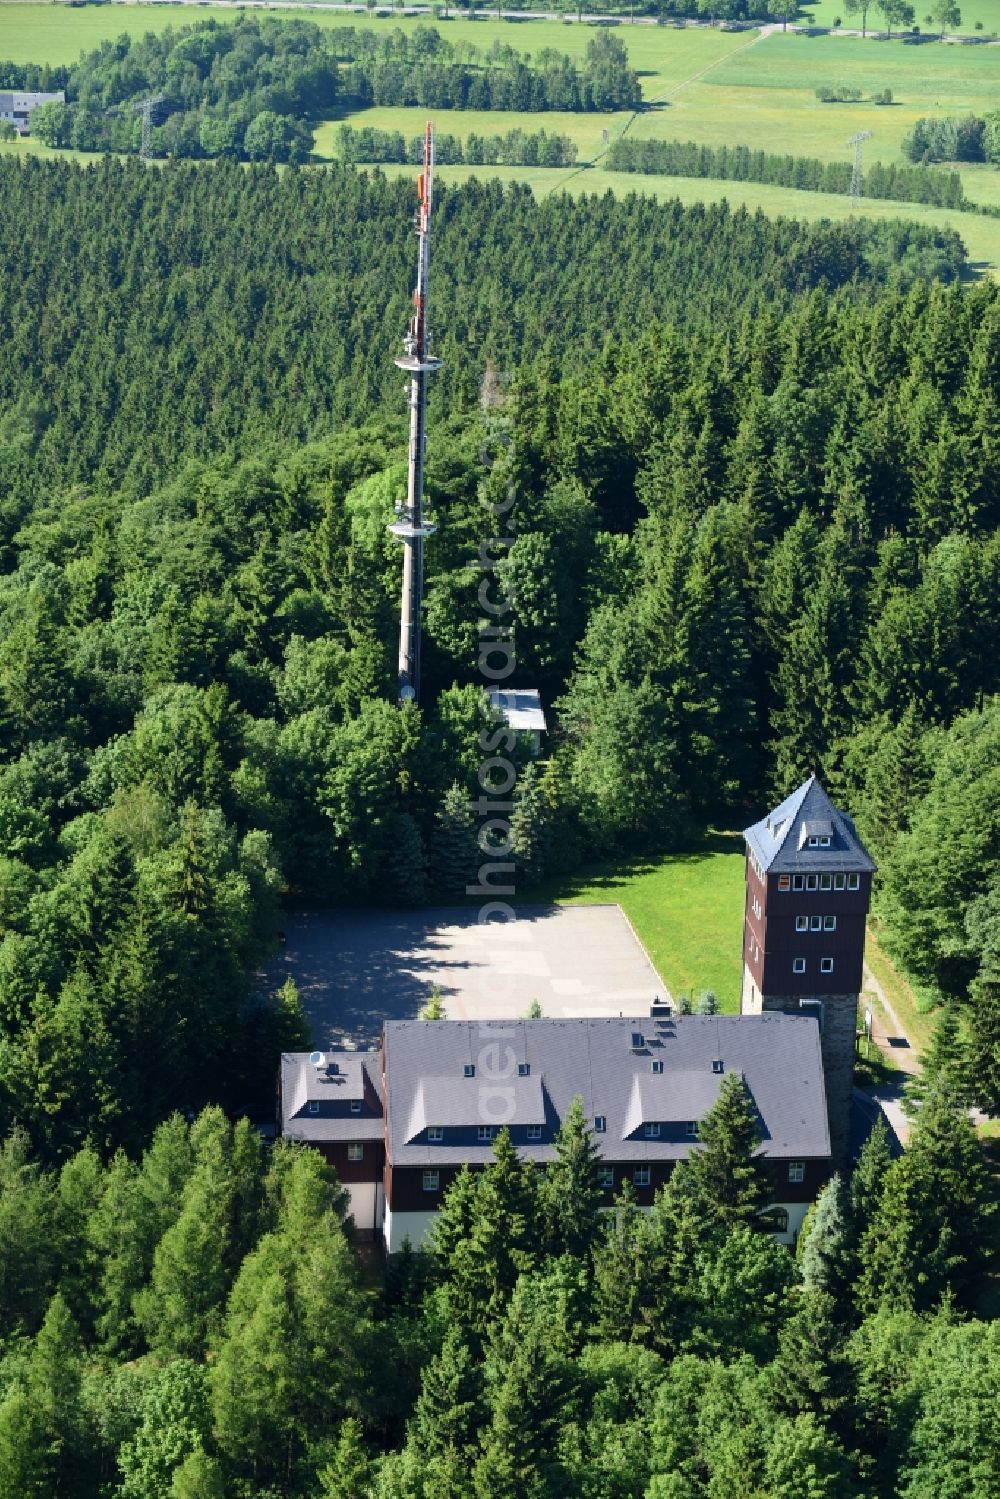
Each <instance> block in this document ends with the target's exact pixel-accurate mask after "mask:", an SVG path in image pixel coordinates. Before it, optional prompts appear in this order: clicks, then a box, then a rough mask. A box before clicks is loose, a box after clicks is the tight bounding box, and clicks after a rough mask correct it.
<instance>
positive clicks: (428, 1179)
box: [423, 1171, 441, 1192]
mask: <svg viewBox="0 0 1000 1499" xmlns="http://www.w3.org/2000/svg"><path fill="white" fill-rule="evenodd" d="M440 1188H441V1173H440V1171H425V1172H424V1174H423V1189H424V1191H425V1192H438V1191H440Z"/></svg>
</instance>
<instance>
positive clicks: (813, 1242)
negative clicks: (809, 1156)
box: [797, 1175, 852, 1305]
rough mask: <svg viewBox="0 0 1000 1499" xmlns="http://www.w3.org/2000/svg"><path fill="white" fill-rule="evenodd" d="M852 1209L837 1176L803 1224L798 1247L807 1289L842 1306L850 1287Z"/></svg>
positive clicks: (829, 1183)
mask: <svg viewBox="0 0 1000 1499" xmlns="http://www.w3.org/2000/svg"><path fill="white" fill-rule="evenodd" d="M850 1214H851V1209H850V1198H849V1195H848V1191H847V1188H846V1186H845V1185H844V1182H843V1180H842V1178H841V1177H840V1176H839V1175H834V1176H832V1177H831V1178H830V1180H829V1181H828V1182H827V1184H826V1186H825V1187H824V1188H823V1189H822V1191H821V1192H820V1194H819V1196H818V1198H817V1199H816V1203H815V1207H814V1208H813V1210H812V1212H811V1213H810V1214H809V1216H808V1223H807V1225H806V1224H804V1225H803V1231H802V1236H801V1238H800V1241H799V1245H798V1246H797V1247H798V1260H799V1269H800V1271H801V1274H802V1280H803V1283H804V1284H805V1286H806V1288H807V1289H808V1290H810V1291H822V1292H826V1293H827V1294H828V1295H830V1296H831V1297H832V1298H833V1299H834V1302H835V1304H837V1305H840V1303H841V1301H842V1298H843V1296H844V1295H845V1293H846V1290H847V1288H848V1286H849V1284H850V1279H851V1269H852V1255H851V1248H852V1246H851V1216H850Z"/></svg>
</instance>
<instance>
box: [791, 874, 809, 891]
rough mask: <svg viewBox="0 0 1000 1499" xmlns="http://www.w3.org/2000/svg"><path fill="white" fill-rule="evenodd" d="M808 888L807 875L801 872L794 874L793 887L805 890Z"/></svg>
mask: <svg viewBox="0 0 1000 1499" xmlns="http://www.w3.org/2000/svg"><path fill="white" fill-rule="evenodd" d="M805 888H806V882H805V876H804V875H801V874H793V875H792V889H793V890H804V889H805Z"/></svg>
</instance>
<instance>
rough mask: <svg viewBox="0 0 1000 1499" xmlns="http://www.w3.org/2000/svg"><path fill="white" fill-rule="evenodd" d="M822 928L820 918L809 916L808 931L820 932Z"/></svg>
mask: <svg viewBox="0 0 1000 1499" xmlns="http://www.w3.org/2000/svg"><path fill="white" fill-rule="evenodd" d="M822 927H823V918H822V916H810V918H809V930H810V931H811V932H818V931H821V930H822Z"/></svg>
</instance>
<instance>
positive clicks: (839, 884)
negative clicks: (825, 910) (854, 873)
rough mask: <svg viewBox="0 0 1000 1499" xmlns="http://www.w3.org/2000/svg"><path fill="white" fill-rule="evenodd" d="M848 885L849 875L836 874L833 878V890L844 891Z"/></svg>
mask: <svg viewBox="0 0 1000 1499" xmlns="http://www.w3.org/2000/svg"><path fill="white" fill-rule="evenodd" d="M846 885H847V875H846V874H835V875H834V877H833V888H834V890H843V889H845V887H846Z"/></svg>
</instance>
